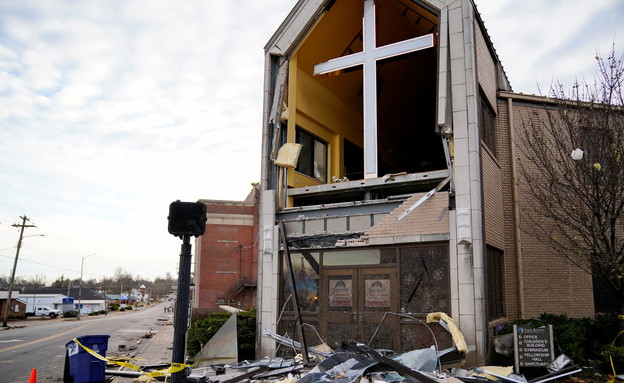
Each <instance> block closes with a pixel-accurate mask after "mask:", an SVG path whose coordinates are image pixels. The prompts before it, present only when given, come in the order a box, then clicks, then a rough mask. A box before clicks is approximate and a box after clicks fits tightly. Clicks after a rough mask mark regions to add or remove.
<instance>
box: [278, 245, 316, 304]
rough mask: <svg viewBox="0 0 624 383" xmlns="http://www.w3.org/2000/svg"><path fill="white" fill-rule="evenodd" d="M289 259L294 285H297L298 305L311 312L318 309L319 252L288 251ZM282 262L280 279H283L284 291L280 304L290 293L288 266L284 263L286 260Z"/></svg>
mask: <svg viewBox="0 0 624 383" xmlns="http://www.w3.org/2000/svg"><path fill="white" fill-rule="evenodd" d="M290 260H291V263H292V267H293V273H294V277H295V285H296V287H297V298H298V299H299V306H301V310H302V311H313V312H316V311H318V296H319V289H318V283H319V274H318V270H319V253H316V252H302V253H290ZM283 263H284V265H283V267H282V280H283V281H284V284H283V286H284V291H283V299H282V305H283V304H284V303H285V302H286V300H287V299H288V297H289V296H290V295H291V288H290V276H289V275H288V266H287V265H286V262H283ZM291 307H292V306H291Z"/></svg>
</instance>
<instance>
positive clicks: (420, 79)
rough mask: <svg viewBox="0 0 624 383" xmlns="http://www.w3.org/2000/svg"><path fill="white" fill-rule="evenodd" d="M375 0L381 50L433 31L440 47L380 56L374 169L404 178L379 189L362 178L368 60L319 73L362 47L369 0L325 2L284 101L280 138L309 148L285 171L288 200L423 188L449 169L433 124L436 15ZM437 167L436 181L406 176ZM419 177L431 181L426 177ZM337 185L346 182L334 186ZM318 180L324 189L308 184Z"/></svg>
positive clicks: (397, 0)
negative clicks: (364, 5) (321, 67)
mask: <svg viewBox="0 0 624 383" xmlns="http://www.w3.org/2000/svg"><path fill="white" fill-rule="evenodd" d="M375 4H376V5H375V13H376V23H375V36H376V39H375V43H374V44H375V47H376V48H379V47H386V46H391V45H393V44H395V45H396V44H398V43H399V42H402V41H405V40H409V39H414V38H418V37H421V36H427V35H430V36H431V39H432V41H433V47H429V48H423V49H419V50H416V51H413V52H408V53H405V54H403V53H399V54H396V55H393V56H392V57H389V58H383V59H379V60H377V61H376V74H375V78H376V80H375V81H376V97H375V104H376V111H377V113H376V124H373V125H375V126H373V129H376V133H375V132H373V133H372V134H373V135H374V136H376V148H377V149H376V152H377V153H376V154H375V156H376V158H377V161H376V162H377V166H376V174H377V176H378V177H384V176H386V181H387V180H388V179H389V178H392V181H395V180H396V181H398V182H396V183H392V182H391V183H388V182H384V183H383V184H377V185H374V184H375V182H374V181H370V180H366V181H363V180H364V178H370V177H365V176H364V161H365V158H367V156H371V154H370V153H369V154H367V153H366V150H365V142H364V141H365V138H364V136H365V127H364V120H365V116H364V115H363V110H364V107H363V106H364V104H365V102H366V101H365V100H364V93H365V87H366V85H365V83H366V82H365V74H364V68H363V67H364V65H358V64H356V65H353V66H351V67H348V68H345V69H341V70H336V71H331V72H330V73H327V74H320V75H315V74H314V73H315V66H316V65H318V64H320V63H323V62H327V61H329V60H333V59H336V58H340V57H342V58H344V57H347V56H350V55H354V54H358V53H362V52H363V50H364V49H365V46H364V38H363V33H364V32H363V29H364V27H363V23H362V2H353V1H338V2H334V3H333V4H331V5H329V6H328V7H327V9H326V12H324V13H323V14H322V16H321V17H320V18H319V20H318V22H317V23H316V24H315V25H314V27H313V28H312V29H311V31H310V32H309V33H308V35H307V36H306V38H305V39H304V41H303V42H302V44H301V45H300V46H299V47H298V48H297V50H296V51H295V52H294V54H293V56H292V58H291V59H290V67H289V76H288V82H289V84H288V92H287V94H285V97H284V105H285V106H286V108H287V113H288V122H287V124H285V125H286V129H284V130H285V131H286V135H287V137H283V139H282V140H283V141H284V140H287V141H288V142H297V143H300V144H302V148H301V153H300V156H299V161H298V164H297V168H296V169H294V171H291V172H289V176H288V177H287V187H288V188H290V190H288V196H289V197H291V200H290V206H303V205H312V204H319V203H334V202H343V201H353V200H368V199H375V198H383V197H386V196H388V195H397V194H402V193H413V192H417V191H424V190H428V189H430V188H431V186H432V185H433V184H435V183H436V182H439V180H440V177H441V178H444V177H445V176H446V175H447V172H446V170H447V161H446V158H445V155H444V148H443V144H442V139H441V136H440V135H439V132H437V127H436V123H435V116H436V89H437V67H438V52H437V49H436V48H435V46H436V45H437V41H436V38H437V37H436V31H437V25H438V17H437V15H436V14H435V13H433V12H432V11H430V10H428V9H426V8H425V7H423V6H420V5H418V4H416V3H414V2H412V1H403V0H380V1H376V2H375ZM440 170H444V171H445V172H444V173H443V174H438V176H437V177H436V176H433V177H431V178H433V180H432V181H431V182H423V183H414V178H413V177H408V178H406V179H402V178H401V177H403V176H405V175H410V174H415V173H427V172H432V171H433V172H435V171H440ZM388 175H394V176H393V177H388ZM418 178H419V179H421V180H423V181H426V179H427V176H424V177H422V176H421V177H418ZM353 181H359V182H353ZM403 181H405V182H403ZM339 182H340V183H343V185H339V186H338V187H336V185H335V184H336V183H339ZM325 184H334V185H327V187H323V186H322V185H325ZM314 186H318V187H317V188H316V189H314V190H310V189H309V187H314ZM306 188H308V189H306ZM324 191H331V192H332V193H331V195H327V193H324Z"/></svg>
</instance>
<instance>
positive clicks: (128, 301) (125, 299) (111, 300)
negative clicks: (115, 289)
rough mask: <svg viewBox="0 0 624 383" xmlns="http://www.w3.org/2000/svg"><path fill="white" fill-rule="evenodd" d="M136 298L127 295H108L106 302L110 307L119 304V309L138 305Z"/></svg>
mask: <svg viewBox="0 0 624 383" xmlns="http://www.w3.org/2000/svg"><path fill="white" fill-rule="evenodd" d="M136 301H137V300H136V297H133V296H130V295H125V294H106V302H107V303H108V305H109V306H110V305H111V304H117V305H119V307H125V306H132V305H134V304H135V303H136Z"/></svg>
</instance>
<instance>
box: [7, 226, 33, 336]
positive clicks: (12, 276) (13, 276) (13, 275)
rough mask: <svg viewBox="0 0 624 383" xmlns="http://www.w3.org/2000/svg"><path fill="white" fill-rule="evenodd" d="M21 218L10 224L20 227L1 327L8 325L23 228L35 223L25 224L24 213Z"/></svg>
mask: <svg viewBox="0 0 624 383" xmlns="http://www.w3.org/2000/svg"><path fill="white" fill-rule="evenodd" d="M20 218H21V219H22V224H21V225H17V224H15V225H11V226H14V227H21V229H20V236H19V240H18V241H17V251H16V252H15V261H13V271H12V272H11V282H10V283H9V292H8V295H7V302H6V305H4V312H3V313H2V327H8V324H7V323H8V321H9V306H11V295H13V286H14V284H15V269H17V259H18V258H19V252H20V248H21V247H22V238H24V228H26V227H36V226H35V225H26V221H30V220H29V219H28V217H26V215H23V216H22V217H20Z"/></svg>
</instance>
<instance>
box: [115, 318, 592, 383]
mask: <svg viewBox="0 0 624 383" xmlns="http://www.w3.org/2000/svg"><path fill="white" fill-rule="evenodd" d="M233 317H234V316H233ZM427 322H428V323H431V322H439V323H440V324H442V325H443V327H444V328H445V329H446V330H447V331H448V332H449V333H451V334H452V339H453V343H454V346H453V347H450V348H447V349H444V350H438V349H437V342H434V343H435V344H434V345H432V346H431V347H425V348H422V349H416V350H410V351H407V352H404V353H396V352H395V351H393V350H388V349H374V348H372V347H369V346H368V345H365V344H362V343H359V342H356V341H353V340H348V339H347V340H344V341H343V343H342V346H341V347H340V348H338V349H335V350H333V349H331V348H329V347H328V346H327V345H326V344H325V343H324V342H321V344H319V345H316V346H306V347H305V350H306V351H307V353H304V352H302V351H303V347H302V345H301V344H300V343H299V342H297V341H295V340H293V339H291V338H289V337H287V336H283V335H279V334H276V333H273V332H271V331H269V330H267V329H265V330H264V332H263V333H264V335H265V336H267V337H269V338H271V339H273V340H275V341H276V342H277V343H278V345H279V346H278V349H279V347H282V346H284V347H286V348H287V349H288V350H289V351H290V353H291V354H292V355H294V357H292V358H282V357H264V358H262V359H260V360H253V361H247V360H246V361H242V362H236V363H235V362H233V361H232V358H231V357H232V347H222V348H221V351H223V352H225V354H223V355H220V354H219V352H217V351H218V350H217V348H218V347H215V346H216V345H215V344H214V342H213V344H212V345H211V346H210V347H207V348H206V349H205V350H202V351H201V352H200V353H199V354H198V355H197V358H198V360H196V362H198V361H199V363H197V364H195V365H193V366H192V367H188V366H187V367H186V369H185V379H184V381H185V382H197V383H237V382H250V383H314V382H325V383H330V382H331V383H382V382H391V383H393V382H419V383H546V382H549V381H553V380H555V379H560V378H562V377H565V376H569V375H572V374H575V373H578V372H580V371H582V369H581V368H579V367H577V366H576V365H574V363H573V362H572V361H571V360H570V358H568V357H567V356H565V355H564V354H560V355H559V356H558V357H557V358H556V359H555V360H554V361H553V362H552V363H550V365H548V366H547V367H546V368H542V370H543V375H541V376H537V377H533V378H531V379H527V378H526V377H525V376H523V375H522V374H518V373H515V372H514V367H513V366H480V367H470V368H468V369H466V368H463V363H464V362H465V356H466V355H467V354H468V353H469V350H471V349H473V348H471V347H469V346H468V345H467V344H466V342H465V339H464V337H463V335H462V334H461V332H460V331H459V329H458V328H457V326H455V324H454V322H453V320H452V319H451V318H450V317H448V316H447V315H445V314H441V313H433V314H430V315H429V316H427ZM234 323H235V320H232V321H231V323H230V324H231V326H224V327H225V328H224V330H223V331H222V333H221V334H220V336H219V337H217V339H219V342H217V343H220V344H221V345H223V346H225V345H230V346H231V345H232V344H235V343H236V341H234V340H228V337H230V338H231V337H234V338H235V337H236V331H235V327H234V326H235V325H234ZM507 351H508V350H506V351H504V352H507ZM303 354H307V355H308V360H304V358H303V357H302V355H303ZM224 356H226V357H227V358H230V362H226V361H225V360H227V358H223V357H224ZM167 367H168V365H165V364H158V365H152V366H143V367H141V371H116V372H114V373H112V374H111V375H115V376H123V377H127V378H134V381H145V379H150V377H148V376H146V375H147V374H149V373H150V372H152V371H158V370H164V369H166V368H167ZM109 372H112V371H107V374H108V373H109ZM169 378H170V375H165V376H157V377H153V378H151V379H152V380H154V379H158V380H165V381H166V380H168V379H169Z"/></svg>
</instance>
